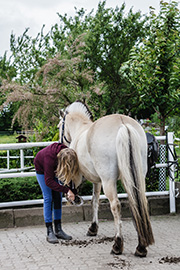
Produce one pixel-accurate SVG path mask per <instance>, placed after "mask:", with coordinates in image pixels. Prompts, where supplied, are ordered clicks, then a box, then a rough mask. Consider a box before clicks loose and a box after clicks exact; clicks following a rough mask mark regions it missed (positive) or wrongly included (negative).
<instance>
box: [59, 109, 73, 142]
mask: <svg viewBox="0 0 180 270" xmlns="http://www.w3.org/2000/svg"><path fill="white" fill-rule="evenodd" d="M65 119H66V113H65V115H64V117H63V121H62V131H61V143H63V139H64V140H65V141H66V142H67V143H69V144H70V143H71V142H70V141H68V139H67V138H66V136H65V135H64V130H65Z"/></svg>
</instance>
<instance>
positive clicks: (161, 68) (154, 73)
mask: <svg viewBox="0 0 180 270" xmlns="http://www.w3.org/2000/svg"><path fill="white" fill-rule="evenodd" d="M177 5H178V3H177V2H171V3H169V4H168V3H166V2H163V1H161V2H160V13H159V15H157V16H156V15H155V14H154V12H153V9H152V10H151V17H150V31H149V36H148V38H147V39H144V40H143V42H142V44H141V45H140V46H134V48H133V49H132V50H131V53H130V59H129V61H127V62H126V63H125V64H124V65H123V67H122V68H121V70H120V74H122V75H123V76H124V77H125V78H126V79H128V81H129V82H130V83H131V85H132V89H133V90H134V89H136V91H137V93H138V99H139V105H140V108H151V109H153V111H154V112H157V113H158V117H159V118H160V120H161V134H164V132H165V120H166V118H167V117H168V116H171V115H173V114H178V113H179V104H180V102H179V97H180V91H179V87H180V81H179V75H180V54H179V48H180V11H179V10H178V9H177ZM136 103H137V102H136Z"/></svg>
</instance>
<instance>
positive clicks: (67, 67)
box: [0, 1, 146, 129]
mask: <svg viewBox="0 0 180 270" xmlns="http://www.w3.org/2000/svg"><path fill="white" fill-rule="evenodd" d="M105 4H106V2H105V1H103V2H100V3H99V5H98V10H97V12H96V13H95V15H93V12H90V13H89V14H87V15H86V14H85V10H84V9H80V10H79V11H77V10H76V15H75V17H74V18H72V17H69V18H68V17H67V15H66V14H65V15H64V16H62V15H60V14H58V16H59V19H60V23H59V24H55V25H54V26H53V27H52V28H51V31H50V32H49V33H48V34H46V35H44V32H43V29H44V27H42V29H41V32H40V33H39V34H38V35H37V36H36V37H35V38H32V37H30V36H29V35H28V29H26V30H25V32H24V33H23V35H22V36H19V37H18V38H16V36H15V35H14V34H12V35H11V52H12V55H11V63H12V67H13V68H14V69H15V71H16V73H17V76H16V80H15V81H13V82H12V81H11V80H4V81H3V82H2V87H1V89H0V90H1V92H2V93H3V96H4V99H5V102H4V100H3V105H2V106H1V110H3V109H4V108H5V107H7V106H9V104H11V103H12V104H17V110H16V113H15V114H14V117H13V120H12V124H14V123H15V120H16V119H17V120H18V122H19V124H20V125H22V126H23V128H26V129H27V128H30V127H36V126H38V125H39V121H41V122H42V123H43V125H44V128H45V129H46V127H49V126H51V125H52V126H54V125H56V124H57V121H58V111H59V108H61V109H62V108H64V107H65V106H67V105H68V104H69V103H71V102H73V101H75V100H76V99H79V98H81V100H82V99H83V100H84V101H86V103H88V105H89V106H90V108H91V109H92V110H93V113H94V116H95V117H96V118H98V117H100V116H102V115H105V114H109V113H115V112H123V111H126V113H127V112H128V111H129V110H130V108H131V104H133V102H131V101H130V100H131V98H133V97H134V94H135V92H132V93H131V92H130V91H129V90H128V85H125V84H124V83H123V80H122V78H121V76H120V75H119V73H118V70H119V68H120V66H121V64H122V63H123V62H124V61H126V60H127V59H128V55H129V51H130V49H131V48H132V46H133V45H135V44H136V43H137V42H139V41H141V39H142V37H144V36H145V33H146V32H145V29H146V26H145V19H146V18H144V19H142V16H141V14H140V13H139V12H138V13H135V14H133V12H132V10H130V11H129V13H128V15H127V16H125V15H124V9H125V4H123V5H122V7H121V8H118V7H117V8H115V9H113V8H105Z"/></svg>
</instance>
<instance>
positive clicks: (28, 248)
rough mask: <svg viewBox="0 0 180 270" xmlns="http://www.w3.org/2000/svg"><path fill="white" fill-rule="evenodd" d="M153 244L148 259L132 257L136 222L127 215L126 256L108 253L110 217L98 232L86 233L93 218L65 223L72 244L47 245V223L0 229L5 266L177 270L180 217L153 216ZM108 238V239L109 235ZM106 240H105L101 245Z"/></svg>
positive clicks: (12, 269)
mask: <svg viewBox="0 0 180 270" xmlns="http://www.w3.org/2000/svg"><path fill="white" fill-rule="evenodd" d="M151 222H152V228H153V231H154V237H155V244H154V245H153V246H150V247H149V248H148V255H147V257H146V258H138V257H135V256H134V251H135V248H136V246H137V235H136V231H135V229H134V227H133V223H132V220H131V219H129V218H127V219H123V228H122V231H123V236H124V252H123V255H120V256H114V255H111V254H110V251H111V246H112V243H113V242H111V241H110V240H111V238H112V237H113V236H114V233H115V228H114V223H113V221H112V220H101V221H100V223H99V232H98V235H97V236H96V237H94V238H90V237H88V236H86V232H87V230H88V227H89V225H90V222H88V221H83V222H71V223H64V224H63V229H64V231H65V232H66V233H68V234H71V235H72V236H73V239H72V240H71V241H69V242H66V241H60V242H59V244H55V245H53V244H49V243H48V242H47V241H46V228H45V226H42V225H41V226H27V227H17V228H7V229H1V230H0V269H1V270H61V269H62V270H89V269H93V270H96V269H97V270H109V269H114V270H116V269H123V270H145V269H146V270H179V269H180V215H173V216H172V215H161V216H152V217H151ZM105 237H110V239H105ZM101 242H103V243H101Z"/></svg>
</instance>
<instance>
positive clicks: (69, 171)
mask: <svg viewBox="0 0 180 270" xmlns="http://www.w3.org/2000/svg"><path fill="white" fill-rule="evenodd" d="M57 158H58V166H57V169H56V176H57V178H58V179H59V180H60V181H62V182H63V183H64V184H65V185H68V184H69V183H70V182H71V180H72V181H73V182H74V183H75V182H76V177H77V176H78V174H79V163H78V157H77V154H76V152H75V151H74V150H73V149H71V148H64V149H62V150H61V151H60V152H59V153H58V154H57ZM75 184H76V183H75Z"/></svg>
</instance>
